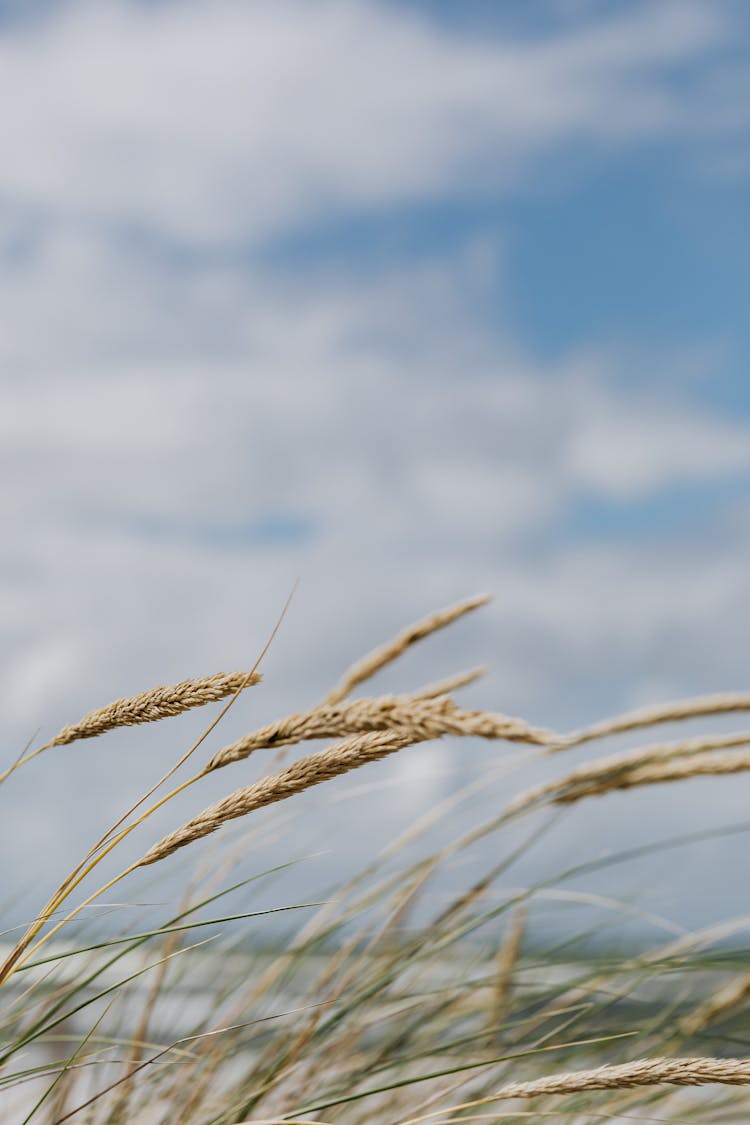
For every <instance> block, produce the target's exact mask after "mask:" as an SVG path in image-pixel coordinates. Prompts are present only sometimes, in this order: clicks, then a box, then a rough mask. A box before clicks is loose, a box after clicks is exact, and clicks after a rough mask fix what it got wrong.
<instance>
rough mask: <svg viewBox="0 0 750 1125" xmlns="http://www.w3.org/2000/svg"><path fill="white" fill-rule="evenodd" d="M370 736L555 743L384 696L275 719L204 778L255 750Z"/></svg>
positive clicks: (450, 706)
mask: <svg viewBox="0 0 750 1125" xmlns="http://www.w3.org/2000/svg"><path fill="white" fill-rule="evenodd" d="M373 730H393V731H396V732H398V733H403V734H406V735H414V736H415V739H414V740H415V741H422V740H423V739H425V738H439V737H440V736H441V735H443V734H454V735H476V736H478V737H480V738H493V739H505V740H507V741H513V742H530V743H533V744H535V745H540V746H546V745H550V744H551V743H555V742H557V741H558V736H557V735H555V734H552V733H551V732H549V731H543V730H536V729H535V728H533V727H530V726H528V725H527V724H526V723H525V722H523V720H521V719H514V718H509V717H508V716H507V715H501V714H493V713H491V712H488V711H469V710H464V709H463V708H460V707H458V706H457V705H456V704H455V703H454V702H453V700H452V699H449V698H448V697H447V696H438V697H436V698H433V697H432V696H425V695H424V693H421V692H420V693H417V694H416V695H383V696H379V697H376V698H374V699H358V700H356V701H355V702H353V703H338V704H321V706H319V707H315V708H313V709H312V710H311V711H306V712H302V713H300V714H297V715H289V716H287V718H285V719H278V720H277V721H276V722H273V723H270V724H269V725H268V726H266V727H262V728H261V729H260V730H257V731H254V732H253V733H252V734H249V735H246V736H245V737H244V738H240V739H237V741H236V742H233V743H231V744H230V745H229V746H224V747H223V748H222V749H221V750H219V751H217V753H216V754H214V756H213V758H212V759H211V761H210V762H209V763H208V765H207V767H206V772H210V771H212V770H216V769H220V768H221V767H222V766H226V765H228V764H229V763H230V762H239V761H241V760H242V759H244V758H247V757H249V756H250V754H252V753H254V752H255V751H256V750H261V749H267V748H268V747H271V746H274V747H275V746H284V745H290V744H292V743H297V742H305V741H307V740H308V739H314V738H338V737H341V736H342V735H349V734H360V733H364V732H366V731H373Z"/></svg>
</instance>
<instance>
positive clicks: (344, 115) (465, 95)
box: [0, 0, 730, 241]
mask: <svg viewBox="0 0 750 1125" xmlns="http://www.w3.org/2000/svg"><path fill="white" fill-rule="evenodd" d="M729 33H730V29H729V25H728V22H727V20H726V19H725V17H724V9H723V8H720V7H719V6H715V7H713V8H711V9H709V8H708V7H707V6H706V5H700V4H693V3H686V2H683V3H680V4H672V3H668V4H663V5H661V6H659V7H654V6H652V5H639V6H637V7H635V8H634V9H633V11H632V12H629V13H628V14H626V15H625V16H623V17H620V18H618V19H610V20H607V21H601V22H600V23H599V24H598V25H594V26H593V27H587V28H585V29H577V30H575V31H564V32H560V33H558V34H556V35H554V36H550V37H547V38H544V39H534V40H528V39H525V40H519V41H518V42H507V41H500V40H499V39H492V38H485V39H480V38H479V37H470V36H466V37H462V38H457V37H456V36H452V35H450V34H448V33H447V32H446V31H445V30H443V29H441V28H440V27H439V26H438V25H435V24H432V23H431V22H430V21H429V20H428V19H427V18H417V17H416V16H414V15H413V14H409V13H407V12H406V11H404V10H399V8H398V7H397V6H395V5H394V6H389V7H385V6H382V7H381V6H378V5H376V4H374V3H366V2H364V0H358V2H355V3H343V2H341V0H326V2H325V3H321V4H316V5H314V6H311V5H309V4H305V3H300V2H298V0H277V3H274V4H272V5H267V4H266V5H263V4H247V3H243V2H241V0H219V2H212V3H207V2H205V0H185V2H182V3H179V4H164V5H136V4H132V3H126V2H125V0H105V2H97V3H92V2H90V0H78V3H74V4H67V5H65V6H64V7H63V8H62V9H61V10H59V11H58V12H57V13H56V14H54V15H50V16H48V17H47V18H46V19H39V20H32V21H30V22H29V23H27V24H24V25H20V26H17V27H14V26H13V25H9V26H7V27H6V28H5V29H4V30H3V34H2V36H1V37H0V104H1V105H4V106H6V107H9V106H12V107H13V112H12V113H6V114H4V115H2V116H0V146H1V147H2V151H3V162H2V169H0V197H2V198H3V199H4V201H5V206H6V207H7V206H11V207H15V208H17V209H18V210H19V211H20V212H22V213H28V212H29V211H30V212H32V213H34V212H36V213H37V214H38V215H41V216H44V217H47V218H49V219H52V220H58V221H60V220H62V221H65V222H67V223H79V222H83V223H86V224H88V223H90V222H92V221H96V220H97V219H98V220H101V221H104V222H107V223H110V222H114V223H116V224H120V225H123V224H124V225H128V224H135V225H137V226H144V227H146V228H148V229H150V230H152V231H156V232H163V233H165V234H167V235H168V236H176V237H178V238H180V239H187V240H198V241H200V240H205V239H217V238H218V239H231V238H234V237H237V236H242V237H249V238H253V239H262V238H265V237H267V236H268V235H269V234H272V233H274V232H277V231H279V230H283V229H286V228H288V227H290V226H294V225H296V224H298V223H300V222H303V221H305V220H308V219H310V218H314V217H317V216H320V215H326V214H330V213H332V212H334V211H335V212H337V213H340V211H341V209H342V208H343V209H344V210H346V209H351V208H354V209H359V208H363V207H364V208H372V207H381V206H388V205H392V204H398V203H403V202H408V201H412V200H415V199H425V198H427V197H429V196H434V195H439V194H441V193H444V192H446V191H451V192H455V191H457V190H458V191H469V192H472V193H473V192H475V191H480V192H481V191H483V190H490V191H494V190H496V189H497V187H498V186H499V185H501V184H503V183H507V182H508V181H512V180H513V179H514V178H515V177H516V176H517V175H518V174H519V172H520V171H521V170H523V169H525V168H527V167H528V166H529V161H530V160H531V161H533V160H534V159H535V158H537V157H540V156H544V155H547V154H548V153H549V151H550V149H553V150H554V149H555V147H559V146H561V145H568V146H569V145H572V144H575V143H577V142H579V141H586V142H589V143H592V142H593V143H595V144H607V145H609V144H611V143H613V142H616V143H617V142H622V141H623V140H627V139H629V138H639V137H643V136H651V135H653V134H661V133H663V132H664V131H665V130H666V131H674V130H675V129H678V128H679V127H680V125H681V124H685V123H687V122H690V121H692V120H693V116H694V111H695V108H696V107H695V106H694V105H693V99H692V97H691V96H690V93H689V91H688V93H687V95H686V92H685V90H680V91H677V90H674V89H672V88H670V85H669V83H668V81H667V74H668V68H669V66H670V65H672V64H679V63H680V62H681V61H685V60H691V59H695V58H700V57H701V56H704V55H706V54H708V53H709V52H710V50H711V49H712V48H713V47H714V46H715V45H717V44H719V43H721V42H722V41H726V40H727V39H728V37H729ZM701 110H702V104H701Z"/></svg>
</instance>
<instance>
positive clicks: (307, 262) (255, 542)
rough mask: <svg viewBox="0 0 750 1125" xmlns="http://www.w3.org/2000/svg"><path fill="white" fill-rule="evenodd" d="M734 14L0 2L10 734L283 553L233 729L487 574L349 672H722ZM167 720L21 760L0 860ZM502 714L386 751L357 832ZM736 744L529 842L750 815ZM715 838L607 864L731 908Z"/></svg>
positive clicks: (598, 7) (190, 619) (121, 764)
mask: <svg viewBox="0 0 750 1125" xmlns="http://www.w3.org/2000/svg"><path fill="white" fill-rule="evenodd" d="M749 52H750V11H748V8H747V6H746V5H745V4H743V3H741V2H737V3H732V2H731V0H726V2H725V0H711V2H710V3H709V2H703V3H702V2H696V0H679V2H674V3H673V2H670V0H658V2H653V0H652V2H650V3H645V2H644V3H638V2H635V3H618V2H610V0H600V2H594V0H539V2H538V3H535V4H534V5H528V4H525V3H515V2H510V0H496V2H494V3H492V2H487V0H476V2H475V0H464V2H462V4H460V5H457V4H452V3H445V2H438V0H408V2H407V0H347V2H343V0H321V2H320V3H316V4H310V3H304V2H300V0H275V2H274V3H273V4H263V3H260V2H248V0H213V2H211V3H209V2H208V0H97V2H96V3H94V2H93V0H69V2H54V0H45V2H36V3H29V2H28V0H26V2H24V3H23V4H20V3H13V2H5V3H0V107H2V108H0V148H1V149H2V152H3V160H2V163H1V164H0V397H1V404H2V405H1V407H0V459H2V472H1V473H0V512H1V513H2V525H3V528H4V535H3V537H2V541H0V664H1V673H2V682H3V685H4V691H3V706H2V708H1V709H0V749H1V752H2V757H3V760H4V761H8V762H9V761H10V760H12V759H13V758H14V757H15V756H16V755H17V753H18V751H19V750H20V748H21V747H22V746H23V745H24V744H25V743H26V742H27V741H28V740H29V739H35V738H36V732H37V731H39V732H40V734H41V735H47V736H49V735H51V734H52V733H54V731H55V730H56V729H57V727H58V726H59V725H61V724H62V723H64V722H70V721H72V720H74V719H75V718H77V717H78V716H79V715H80V714H81V713H83V712H85V711H87V710H89V709H90V708H92V707H96V706H100V705H102V704H103V703H105V702H107V701H109V700H111V699H113V698H116V697H119V696H123V695H128V694H131V693H134V692H137V691H141V690H144V689H145V688H147V687H149V686H152V685H153V684H155V683H169V682H174V681H177V680H180V679H183V678H185V677H188V676H199V675H204V674H209V673H211V672H214V671H216V670H219V669H227V670H229V669H234V668H242V667H249V666H251V665H252V663H253V662H254V660H255V658H256V656H257V654H258V652H259V650H260V648H261V647H262V645H263V643H264V641H265V638H266V636H267V634H268V632H269V630H270V629H271V628H272V626H273V624H274V622H275V620H276V618H277V616H278V613H279V611H280V609H281V606H282V605H283V603H284V601H285V599H286V597H287V595H288V594H289V591H290V589H291V588H292V586H293V585H294V583H295V582H296V581H297V580H299V586H298V588H297V591H296V594H295V596H294V599H293V602H292V606H291V608H290V611H289V613H288V615H287V618H286V619H285V622H284V624H283V627H282V630H281V632H280V634H279V636H278V638H277V640H276V641H275V642H274V645H273V647H272V649H271V651H270V653H269V655H268V658H267V659H266V661H265V662H264V673H265V682H264V685H263V687H262V688H259V689H255V691H254V694H253V695H252V699H250V697H249V696H248V699H247V700H243V701H242V708H241V709H240V708H237V710H238V711H241V713H240V714H239V715H238V716H237V717H236V718H235V717H234V716H232V717H231V720H230V721H229V722H228V725H227V726H226V727H225V728H223V729H225V730H226V739H227V740H228V739H229V737H230V736H233V735H234V734H235V733H239V732H241V731H242V730H245V729H247V728H248V727H249V726H254V725H256V724H257V723H258V722H259V721H264V720H266V719H269V718H271V717H273V716H274V715H277V714H280V713H285V712H287V711H294V710H298V709H300V708H302V707H305V706H308V705H310V704H311V703H313V702H314V701H315V700H316V699H317V698H319V697H320V696H321V695H322V694H323V693H324V692H325V691H326V690H327V688H328V686H330V684H331V683H332V682H333V681H334V680H335V679H337V678H338V676H339V674H340V672H341V671H342V669H343V668H344V667H345V666H346V665H347V664H348V663H349V662H350V661H351V660H352V659H354V658H356V657H358V656H359V655H361V654H362V653H363V652H364V651H366V650H367V649H368V648H370V647H372V646H373V645H374V644H377V643H379V642H381V641H383V640H384V639H386V638H387V637H388V636H390V635H391V634H392V633H394V632H395V631H397V630H398V629H399V628H400V627H402V626H403V625H405V624H407V623H408V622H410V621H412V620H415V619H417V618H419V617H421V616H423V615H424V614H425V613H427V612H429V611H430V610H431V609H434V608H436V607H439V606H442V605H445V604H448V603H450V602H452V601H454V600H457V599H459V598H461V597H463V596H466V595H469V594H473V593H475V592H477V591H488V592H490V593H492V594H493V595H494V598H495V600H494V602H493V605H492V607H491V608H489V609H488V610H485V611H483V613H482V614H481V615H476V617H475V618H473V619H472V620H471V621H467V622H464V623H462V624H461V625H459V626H457V627H456V629H455V632H454V633H453V635H452V636H450V637H448V636H446V637H445V638H442V637H441V638H435V639H434V641H433V642H430V643H429V644H427V645H425V646H424V647H423V649H421V650H420V651H419V652H418V653H414V654H413V655H412V656H410V657H409V659H408V660H407V661H405V662H404V664H403V666H401V667H399V669H398V670H396V669H394V670H393V672H392V673H389V675H388V676H384V677H383V678H382V679H381V680H380V681H379V682H378V683H377V684H376V685H374V686H376V687H377V688H378V689H381V688H382V689H383V690H392V689H393V690H403V689H407V688H409V687H413V686H416V685H417V684H419V683H420V682H424V681H426V680H429V679H431V678H433V677H435V676H441V675H445V674H448V673H450V672H452V671H454V670H457V669H459V668H463V667H466V666H473V665H474V664H478V663H487V664H488V665H490V667H491V669H492V672H491V674H490V676H488V678H487V679H486V680H485V681H484V683H483V684H482V685H480V686H477V687H475V688H472V689H471V691H470V692H469V693H468V694H467V696H466V699H467V701H468V702H471V703H472V704H474V705H477V706H486V707H490V708H493V709H498V710H502V711H506V712H510V713H512V714H521V715H523V716H525V717H527V718H528V719H529V720H531V721H532V722H535V723H544V724H547V725H549V726H552V727H555V728H561V729H567V728H570V727H573V726H577V725H581V724H583V723H586V722H590V721H594V720H596V719H599V718H601V717H603V716H604V715H607V714H609V713H611V712H612V711H615V710H619V709H625V708H630V707H632V706H637V705H641V704H645V703H649V702H657V701H660V700H663V699H665V698H673V697H681V696H684V695H688V694H693V693H704V692H714V691H720V690H735V689H742V688H745V687H746V686H747V673H746V639H747V636H748V627H749V626H750V568H749V567H748V560H749V559H750V508H748V503H747V497H748V485H749V484H750V379H749V378H748V375H747V371H748V360H749V359H750V328H749V327H748V323H749V322H748V317H747V313H746V304H747V295H748V292H749V285H748V283H749V281H750V276H749V275H750V268H749V267H748V261H749V260H750V258H749V256H748V237H747V231H748V218H749V216H748V211H749V210H750V204H749V203H748V200H749V199H750V194H749V193H748V187H749V186H750V147H749V142H750V108H749V107H750V89H749V87H750V77H749V75H750V69H749V68H748V53H749ZM190 721H192V719H191V720H190ZM190 721H188V720H180V722H179V723H178V724H177V725H176V727H174V728H170V730H169V731H168V732H165V731H164V730H159V731H153V730H149V731H144V732H137V733H136V734H135V735H134V734H133V732H128V735H127V738H121V737H120V736H119V735H115V736H112V737H111V739H110V740H109V741H110V745H109V746H105V745H104V743H101V744H98V743H97V744H92V745H91V746H80V747H72V748H70V749H69V750H67V749H66V750H65V751H64V753H63V752H58V753H56V754H54V755H49V756H48V757H47V758H46V760H44V759H43V760H40V761H39V762H37V763H35V764H34V766H33V767H31V766H30V767H29V768H28V769H27V770H26V771H24V772H23V773H22V774H19V775H18V776H17V777H14V778H13V779H12V781H11V782H9V783H8V785H7V787H6V791H5V793H4V794H3V797H4V801H5V802H6V807H5V809H4V811H3V815H2V819H1V820H0V844H2V846H3V852H4V854H6V855H10V856H12V857H13V858H12V864H11V865H8V866H7V867H6V870H5V874H4V887H3V891H4V892H6V893H7V894H8V895H12V894H13V893H14V891H15V890H16V889H17V886H19V885H21V884H26V883H28V881H29V879H31V878H32V877H34V876H35V873H36V872H38V870H39V854H40V851H41V852H43V853H44V854H45V855H47V856H50V855H52V856H54V857H55V861H56V863H55V864H52V865H48V866H47V867H46V868H45V876H44V877H45V878H49V880H50V881H52V880H53V876H54V875H55V874H56V873H57V865H58V864H59V865H60V866H61V867H64V866H65V865H66V863H67V866H70V864H71V863H72V862H73V861H74V860H75V859H76V858H77V857H78V855H79V854H80V851H81V848H82V846H84V845H88V844H89V843H90V842H91V841H92V840H93V839H94V838H95V837H96V836H98V834H99V832H100V831H101V828H102V818H103V817H104V818H110V819H111V818H113V817H114V816H115V815H116V814H118V813H119V812H121V811H122V810H123V808H124V807H125V806H126V804H128V803H129V798H130V799H132V798H133V797H135V796H136V795H137V794H138V792H139V787H140V788H141V789H142V788H143V786H144V785H145V784H150V783H151V782H153V781H154V780H155V779H156V777H157V776H158V775H159V773H160V771H161V769H163V768H165V767H166V765H168V764H169V763H171V762H172V761H173V760H174V758H175V757H176V756H177V754H179V753H180V752H181V751H182V750H184V749H185V747H186V744H188V743H189V740H190V738H191V737H192V733H193V732H195V731H196V730H197V729H200V726H198V727H196V725H195V723H193V725H192V726H191V725H190ZM196 721H197V722H199V723H202V722H203V719H202V718H201V719H200V720H196ZM233 724H234V725H233ZM221 741H222V739H221V738H220V739H219V742H220V743H221ZM499 753H500V751H498V749H497V748H491V749H487V748H482V747H475V746H471V747H470V748H468V747H467V746H464V745H462V746H461V747H460V748H458V747H454V746H450V745H448V746H446V747H443V746H439V747H435V746H430V747H424V748H420V749H416V750H414V751H413V752H409V753H408V755H406V756H402V758H401V759H398V760H394V761H392V762H389V763H388V764H384V765H382V766H379V767H373V768H372V770H371V771H370V779H371V780H372V781H373V782H374V783H375V788H374V790H373V794H374V796H373V799H372V800H369V801H368V802H367V804H366V806H364V807H363V806H362V805H361V804H359V805H358V804H357V803H356V801H355V802H354V804H353V806H352V808H353V809H354V810H355V811H353V812H350V813H346V812H342V813H341V814H340V815H341V817H342V818H343V819H342V822H341V823H342V825H343V824H344V822H345V818H346V816H350V817H352V818H354V821H353V822H356V823H357V825H358V827H359V829H360V831H359V832H358V834H357V838H358V845H357V848H358V849H359V851H357V848H354V849H353V850H354V851H355V852H357V854H360V853H361V854H365V855H366V854H369V852H370V851H371V850H372V849H373V848H375V847H376V846H378V843H379V842H382V840H383V839H384V838H386V839H387V838H388V833H389V832H393V831H397V830H398V828H399V827H403V825H404V824H405V823H407V822H408V821H409V819H410V818H413V817H414V816H415V815H416V814H418V813H419V812H420V811H422V810H423V808H424V807H425V806H426V804H427V803H429V801H430V800H432V799H435V798H439V797H440V796H441V795H444V793H445V792H446V791H447V790H449V789H450V787H451V786H452V785H453V784H454V783H455V777H456V771H458V774H459V775H460V776H461V777H464V776H468V775H469V774H471V771H472V770H474V771H481V770H482V769H484V768H485V767H486V764H487V762H488V761H491V762H494V763H496V762H497V760H498V754H499ZM233 769H234V767H233ZM378 771H380V772H378ZM376 775H377V776H376ZM243 780H244V776H243V777H241V776H240V772H239V771H238V772H235V774H234V775H233V778H232V781H235V782H236V783H237V784H241V783H242V782H243ZM357 784H359V781H358V782H357ZM518 784H519V783H518V782H516V781H508V783H507V786H508V788H507V792H508V794H509V795H510V794H512V792H513V791H514V786H517V785H518ZM748 784H750V782H746V781H745V780H743V779H739V780H738V779H734V780H732V781H731V782H724V781H708V782H703V783H690V784H688V785H686V786H682V787H673V788H671V789H669V790H666V789H662V790H660V791H659V792H658V793H656V794H648V795H642V796H639V797H635V796H633V795H628V798H627V804H625V803H623V802H622V801H621V800H620V798H617V797H612V798H607V799H606V800H603V801H600V802H591V803H590V804H591V807H590V808H588V807H587V808H586V810H585V811H583V812H582V815H581V816H580V817H579V818H578V819H576V820H575V823H574V822H573V821H572V820H569V821H567V822H566V824H565V826H564V827H563V828H561V829H560V835H559V840H558V846H557V852H558V854H564V855H565V856H566V857H567V856H571V857H575V856H577V855H579V854H581V851H582V849H583V850H585V848H586V847H588V848H589V851H590V849H591V846H592V844H591V842H592V840H593V841H596V847H597V848H601V849H603V850H605V851H606V850H608V849H615V848H617V847H620V846H625V844H626V843H628V842H630V843H632V837H633V831H632V829H633V823H634V818H635V821H636V822H637V823H638V825H639V828H640V830H641V833H642V834H644V838H646V839H649V840H650V839H658V838H661V837H662V836H665V835H668V834H669V832H675V833H679V832H682V831H685V830H688V829H689V830H693V829H696V830H703V829H706V830H709V829H712V828H714V827H718V826H721V825H722V824H726V823H730V822H733V821H739V820H742V818H743V815H744V813H745V810H746V807H747V794H748V788H747V785H748ZM378 786H380V787H381V790H379V789H378ZM224 788H225V783H224V782H223V783H222V787H221V788H220V789H218V790H217V791H216V792H215V793H211V791H210V790H208V791H207V792H208V793H210V795H220V794H221V793H222V792H223V790H224ZM379 791H382V794H383V795H382V797H381V798H378V797H377V793H378V792H379ZM341 792H342V793H343V792H345V789H344V788H342V789H341ZM203 803H205V802H204V801H202V800H201V799H200V798H197V805H194V804H191V803H187V804H185V805H184V806H182V808H183V809H184V810H186V811H191V812H192V811H194V810H195V808H196V807H200V806H201V805H202V804H203ZM344 805H345V803H344V802H342V803H341V808H344ZM346 807H347V808H348V806H346ZM309 808H310V819H311V823H312V824H313V828H311V838H312V837H314V836H315V834H316V833H318V834H321V833H322V834H323V835H325V836H326V837H327V838H329V837H330V835H331V833H330V831H329V828H328V827H326V824H325V823H324V821H325V817H326V815H328V814H327V813H326V812H325V807H324V806H317V805H316V804H314V803H311V804H310V805H309ZM316 810H317V811H316ZM173 815H176V814H173ZM338 815H339V813H338V812H337V816H338ZM465 815H466V816H467V817H471V816H472V815H473V813H472V812H471V811H468V812H467V813H466V814H465ZM316 816H317V818H318V820H317V821H316V820H315V818H316ZM321 818H322V820H321ZM163 823H164V826H165V828H168V827H172V826H173V823H172V819H170V818H167V819H166V820H165V821H164V822H163ZM321 824H323V827H322V828H321ZM341 832H342V834H343V832H344V828H343V827H342V828H341ZM740 839H741V837H740ZM147 842H149V841H147ZM332 847H333V851H334V853H340V852H341V849H337V848H336V845H335V840H334V841H333V844H332ZM346 850H347V852H348V849H346ZM740 850H741V846H740V845H738V843H737V839H736V838H732V839H729V840H727V841H724V842H717V843H715V844H713V845H711V847H710V848H708V849H707V848H704V850H703V852H702V853H701V856H700V857H697V858H696V859H695V866H694V867H693V868H692V869H691V872H690V873H688V872H687V871H686V865H685V864H684V863H683V862H682V861H681V860H679V859H675V858H674V857H672V859H671V860H670V859H668V858H666V859H665V860H664V861H663V863H661V866H660V865H659V864H657V863H656V861H654V862H653V864H652V866H651V867H650V868H649V869H648V871H647V872H646V873H645V875H644V873H643V871H642V870H641V871H640V873H638V872H636V873H633V872H630V873H629V874H628V879H630V883H627V882H626V883H623V887H625V889H626V890H628V891H629V892H630V891H632V892H633V893H642V894H644V895H645V898H646V899H647V900H648V901H649V904H650V906H651V907H654V905H655V903H661V904H662V905H664V908H665V910H668V911H670V912H671V914H672V915H673V916H674V917H679V918H681V919H687V920H689V921H690V922H691V923H694V922H696V921H697V922H700V921H702V920H704V919H706V918H711V917H713V916H714V915H716V916H725V915H726V914H727V912H735V911H736V910H737V909H739V907H738V904H737V903H736V902H735V900H734V891H733V888H732V878H731V873H732V871H735V872H739V871H740V869H741V857H740V856H739V851H740ZM701 857H702V858H701ZM334 862H335V863H338V862H341V857H340V854H338V858H337V859H336V860H335V861H334V860H332V861H331V863H334ZM546 862H549V861H548V859H545V858H544V857H542V858H540V859H539V861H538V866H537V867H536V868H534V871H535V872H536V873H537V874H538V873H539V871H540V870H543V869H544V864H545V863H546ZM660 862H661V861H660ZM701 863H702V864H703V865H704V873H706V874H708V873H710V870H711V869H712V866H715V864H716V863H721V864H722V865H724V867H725V869H726V871H727V879H726V880H724V881H720V882H717V881H716V880H714V881H712V880H711V879H710V878H707V879H706V880H704V881H702V882H701V881H700V880H697V878H696V871H700V870H701V868H700V864H701ZM11 868H12V870H11ZM323 868H324V873H325V872H327V871H328V868H325V865H323ZM60 873H61V874H62V872H60ZM697 882H698V883H700V886H701V890H700V891H699V892H696V883H697ZM649 896H650V897H649ZM3 897H4V896H3ZM667 899H668V902H667ZM665 904H666V905H665Z"/></svg>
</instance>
